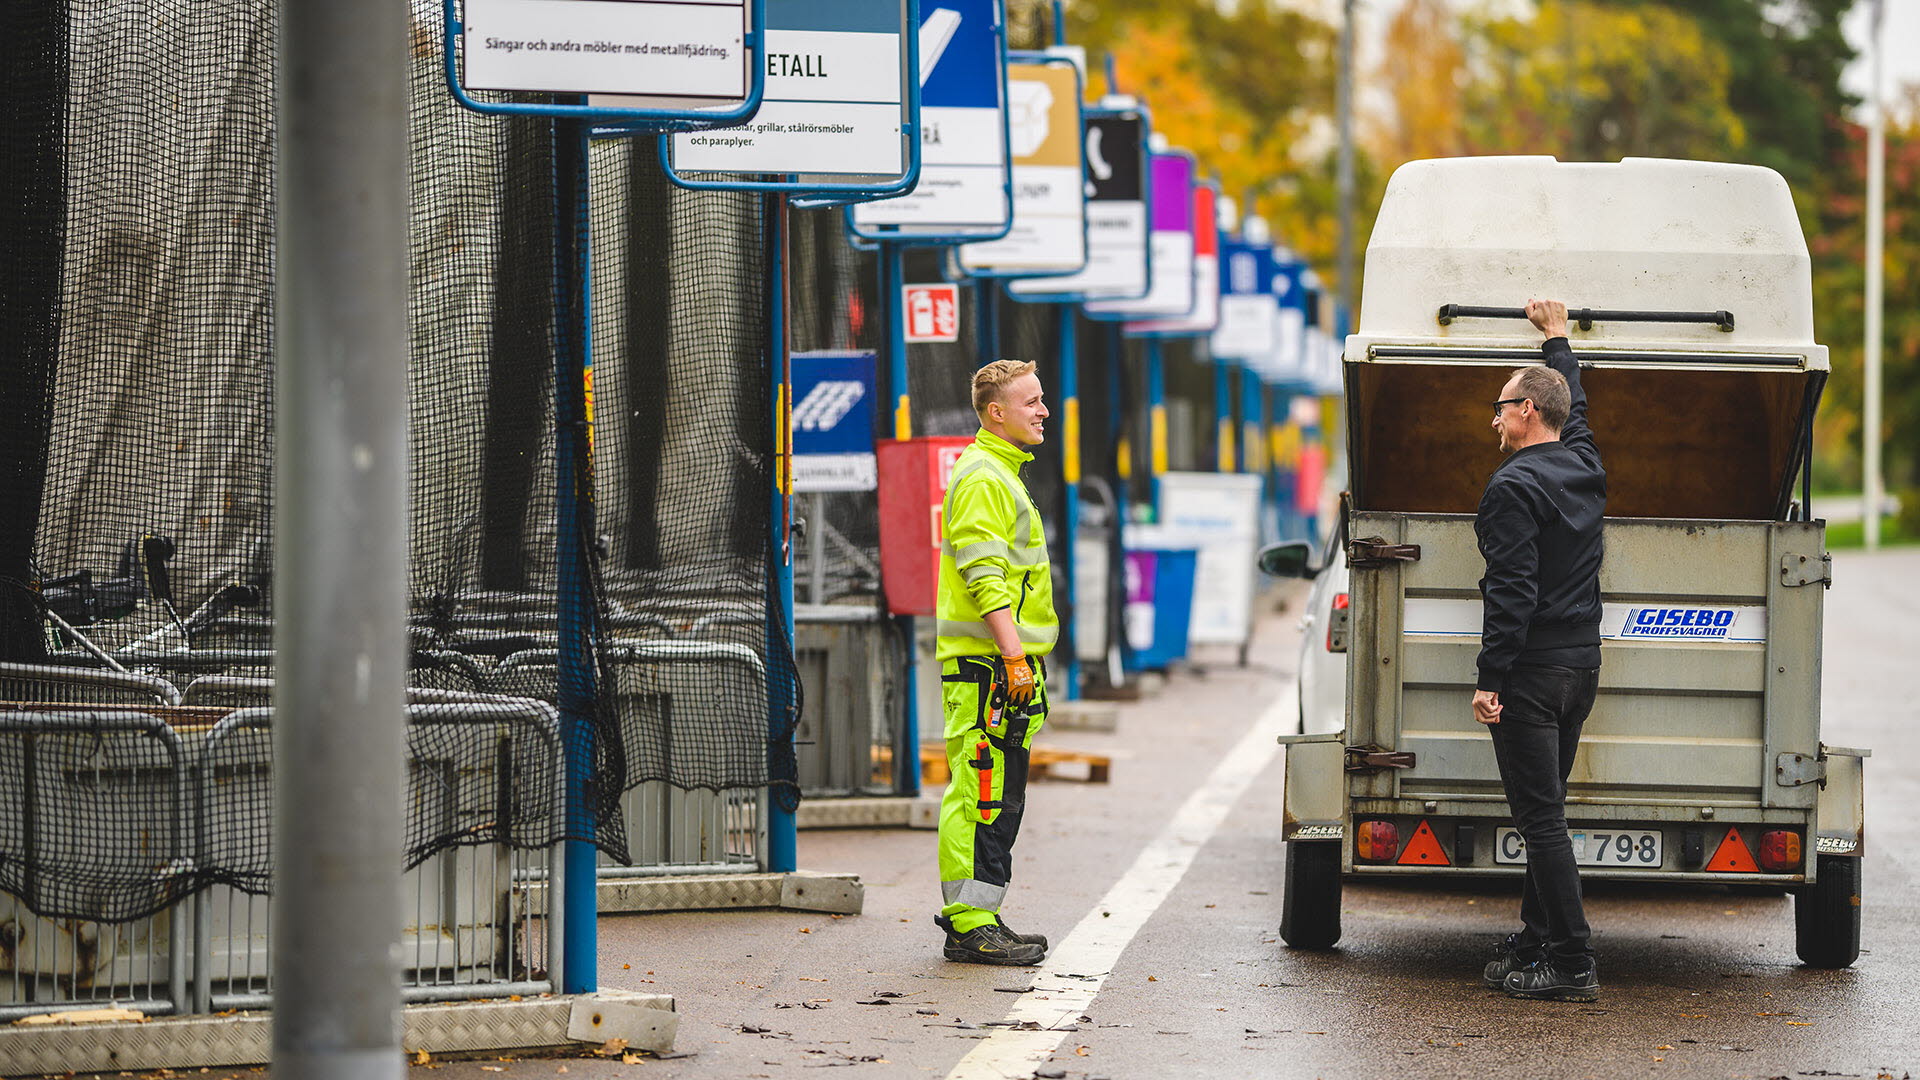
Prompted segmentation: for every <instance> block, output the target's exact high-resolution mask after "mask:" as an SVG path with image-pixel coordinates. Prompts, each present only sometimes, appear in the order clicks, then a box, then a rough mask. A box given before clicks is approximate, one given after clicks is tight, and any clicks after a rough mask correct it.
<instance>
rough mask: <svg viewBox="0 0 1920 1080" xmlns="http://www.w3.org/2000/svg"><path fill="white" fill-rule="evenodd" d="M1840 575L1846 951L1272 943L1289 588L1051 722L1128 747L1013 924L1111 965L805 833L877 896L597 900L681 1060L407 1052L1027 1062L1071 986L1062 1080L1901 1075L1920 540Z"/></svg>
mask: <svg viewBox="0 0 1920 1080" xmlns="http://www.w3.org/2000/svg"><path fill="white" fill-rule="evenodd" d="M1834 577H1835V584H1834V587H1833V589H1832V590H1831V592H1830V593H1829V594H1828V609H1827V622H1826V625H1827V637H1826V643H1825V698H1824V711H1825V724H1826V731H1825V735H1826V739H1827V741H1828V742H1830V743H1835V744H1841V745H1850V746H1865V747H1871V748H1873V750H1874V756H1873V758H1872V759H1871V760H1870V761H1869V762H1868V772H1867V802H1868V823H1869V824H1868V836H1869V845H1870V846H1869V855H1868V857H1867V863H1866V879H1865V888H1864V892H1863V897H1864V900H1863V903H1864V911H1865V930H1864V934H1863V944H1864V951H1863V954H1862V956H1861V957H1860V960H1859V962H1858V963H1857V964H1856V965H1855V966H1854V967H1853V968H1851V969H1848V970H1844V971H1816V970H1811V969H1807V968H1804V967H1801V966H1800V965H1799V963H1798V962H1797V960H1796V959H1795V957H1794V950H1793V911H1792V903H1793V902H1792V900H1791V899H1790V898H1787V897H1779V896H1754V895H1740V894H1735V893H1731V892H1729V891H1727V890H1726V889H1724V888H1720V887H1690V888H1688V887H1654V886H1646V885H1633V884H1631V883H1596V884H1593V885H1591V886H1590V888H1589V891H1588V897H1589V899H1588V914H1589V917H1590V919H1591V921H1592V922H1593V924H1594V926H1595V928H1596V939H1595V945H1596V947H1597V949H1598V950H1599V953H1600V957H1601V964H1602V975H1603V982H1604V986H1605V990H1604V993H1603V995H1602V997H1601V999H1600V1000H1599V1001H1598V1002H1596V1003H1594V1004H1591V1005H1568V1004H1548V1003H1534V1002H1522V1001H1514V1000H1512V999H1509V998H1506V997H1505V996H1503V995H1500V994H1497V993H1494V992H1491V991H1488V990H1485V989H1483V988H1482V987H1481V986H1480V984H1479V979H1478V972H1479V969H1480V966H1481V964H1482V963H1483V962H1484V961H1485V960H1486V959H1487V957H1488V949H1489V944H1490V943H1491V941H1492V940H1493V939H1494V938H1496V937H1497V936H1498V935H1500V934H1502V933H1504V932H1506V931H1507V930H1509V929H1512V928H1513V926H1514V924H1515V922H1516V919H1515V915H1514V911H1515V906H1516V896H1517V891H1516V889H1515V888H1513V887H1510V886H1507V885H1505V884H1489V885H1485V886H1464V887H1456V888H1448V889H1436V888H1432V887H1428V886H1420V887H1415V886H1409V885H1383V884H1377V883H1367V884H1361V883H1351V882H1350V883H1349V884H1348V886H1347V888H1346V892H1345V902H1344V926H1345V936H1344V938H1343V940H1342V942H1341V944H1340V947H1339V948H1338V949H1336V950H1333V951H1330V952H1324V953H1302V952H1297V951H1294V950H1291V949H1288V948H1286V947H1285V946H1284V945H1283V944H1281V943H1280V942H1279V940H1278V934H1277V927H1278V926H1279V921H1280V911H1279V908H1280V892H1281V878H1282V873H1283V852H1282V850H1281V846H1280V844H1279V843H1277V839H1276V835H1277V825H1278V821H1279V818H1280V796H1281V776H1282V769H1283V765H1282V761H1281V759H1280V757H1279V756H1277V755H1275V756H1273V757H1272V758H1271V760H1266V759H1265V758H1264V757H1257V758H1249V757H1247V755H1248V754H1249V750H1248V746H1249V745H1252V744H1251V743H1249V742H1247V741H1243V740H1244V739H1245V737H1247V736H1248V735H1249V732H1252V731H1255V730H1256V728H1257V727H1258V725H1260V724H1262V723H1263V722H1264V721H1263V720H1262V717H1261V714H1262V713H1263V712H1264V710H1266V709H1267V708H1268V707H1269V705H1270V704H1271V703H1272V702H1273V701H1274V700H1275V699H1276V698H1277V697H1278V696H1279V695H1281V694H1283V693H1289V692H1291V676H1290V674H1289V672H1288V671H1287V670H1286V669H1287V668H1288V667H1289V666H1290V664H1291V654H1292V649H1293V644H1292V643H1293V640H1294V638H1293V633H1294V631H1293V630H1292V626H1293V623H1294V619H1295V618H1296V617H1297V615H1296V613H1293V612H1287V613H1282V614H1276V615H1274V616H1272V617H1270V618H1267V619H1265V620H1263V622H1262V625H1261V629H1260V635H1259V639H1258V642H1257V647H1256V649H1255V650H1254V655H1255V665H1254V667H1252V668H1250V669H1237V668H1234V667H1232V666H1231V664H1230V662H1229V660H1230V658H1229V657H1228V656H1226V655H1225V654H1222V655H1220V656H1218V657H1214V658H1211V659H1213V660H1215V661H1216V662H1217V664H1218V666H1213V667H1209V668H1208V669H1207V670H1205V671H1204V672H1196V673H1188V674H1183V675H1180V676H1178V677H1176V679H1175V680H1174V681H1173V682H1172V683H1171V684H1170V685H1169V686H1168V687H1167V688H1166V690H1165V691H1163V692H1162V693H1160V694H1159V695H1157V696H1156V697H1155V698H1153V699H1152V700H1151V701H1146V702H1142V703H1139V704H1137V705H1131V706H1128V707H1127V709H1126V711H1125V712H1124V714H1123V716H1122V721H1121V728H1120V731H1119V732H1118V733H1115V734H1093V733H1066V732H1062V733H1058V734H1054V735H1050V736H1043V739H1042V741H1043V743H1051V744H1054V745H1060V746H1067V747H1080V748H1086V749H1097V750H1101V751H1103V752H1106V753H1110V754H1112V755H1113V757H1114V766H1113V771H1112V780H1111V782H1110V783H1108V784H1103V785H1096V784H1086V783H1076V782H1071V781H1053V782H1048V783H1045V784H1040V785H1037V786H1036V788H1035V790H1034V792H1033V794H1032V796H1031V803H1030V809H1029V815H1028V821H1027V826H1026V831H1025V832H1024V834H1023V836H1022V838H1021V842H1020V846H1019V848H1018V849H1017V852H1016V860H1017V863H1016V879H1015V884H1014V889H1013V893H1012V899H1011V901H1010V903H1009V906H1008V908H1007V911H1006V916H1007V918H1008V919H1009V921H1011V922H1012V923H1013V924H1014V926H1015V927H1016V929H1020V930H1023V931H1033V930H1037V931H1039V932H1042V933H1045V934H1048V935H1049V936H1050V937H1052V938H1053V939H1054V940H1055V942H1056V954H1059V950H1060V948H1061V946H1060V945H1059V942H1061V941H1062V939H1064V938H1067V937H1068V935H1069V934H1073V936H1074V940H1075V941H1076V942H1085V941H1088V940H1091V939H1092V938H1097V937H1099V936H1100V931H1101V930H1102V929H1103V927H1106V926H1107V923H1106V920H1117V921H1116V922H1114V923H1113V924H1112V925H1113V926H1119V925H1120V924H1122V923H1130V922H1136V921H1140V918H1139V917H1140V916H1142V915H1145V916H1146V917H1145V918H1144V921H1143V922H1141V925H1140V926H1139V929H1138V931H1137V933H1134V934H1133V935H1132V936H1131V938H1129V939H1127V940H1126V942H1125V947H1124V949H1123V950H1121V951H1118V952H1117V954H1116V955H1115V958H1114V959H1113V960H1112V962H1111V964H1110V965H1108V967H1107V969H1106V970H1102V971H1087V972H1074V973H1072V974H1073V975H1085V976H1090V978H1088V979H1083V980H1080V981H1079V982H1078V983H1076V982H1074V981H1073V980H1072V978H1071V976H1068V977H1063V976H1062V975H1061V974H1060V973H1059V972H1054V973H1052V974H1051V975H1046V974H1043V975H1042V976H1039V977H1036V976H1035V975H1033V974H1032V973H1031V972H1028V971H1023V970H1020V969H999V968H979V967H970V966H963V965H952V964H947V963H945V962H944V961H942V960H941V958H940V955H939V943H940V938H939V934H938V932H937V931H936V930H935V929H934V928H933V926H932V925H931V923H930V921H929V919H930V916H931V915H932V913H933V910H934V907H935V905H936V903H937V897H938V891H937V885H936V884H935V878H936V875H935V870H934V864H933V842H934V838H933V834H932V833H930V832H916V831H908V830H848V831H833V832H814V831H809V832H806V833H803V834H802V836H801V846H800V858H801V863H802V865H803V866H805V867H807V868H809V869H818V870H833V871H854V872H857V873H859V874H860V875H861V877H862V878H863V880H864V881H865V882H866V884H867V903H866V910H865V912H864V913H863V914H861V915H859V916H848V917H845V918H835V917H829V916H823V915H813V914H802V913H795V912H729V913H689V914H671V915H648V916H618V917H608V918H605V919H602V921H601V942H602V956H603V963H602V967H601V981H602V984H603V985H605V986H610V987H624V988H630V989H636V990H646V991H653V992H666V993H671V994H674V995H676V997H677V999H678V1001H679V1008H680V1011H681V1013H682V1016H683V1020H682V1026H681V1029H680V1030H681V1034H680V1038H679V1043H678V1047H677V1049H678V1050H679V1051H680V1052H683V1053H688V1054H690V1056H686V1057H679V1058H674V1059H671V1060H657V1061H656V1060H648V1061H645V1062H643V1063H641V1064H636V1065H623V1064H621V1063H620V1062H618V1061H608V1060H604V1059H589V1058H571V1059H566V1060H557V1059H542V1060H531V1059H518V1060H501V1059H499V1058H497V1057H496V1058H493V1059H489V1060H486V1061H471V1062H442V1061H435V1062H432V1063H430V1064H427V1065H424V1066H416V1067H415V1068H414V1069H413V1073H414V1077H415V1080H425V1077H426V1076H427V1075H430V1074H432V1073H439V1074H441V1075H444V1076H447V1077H463V1078H466V1077H472V1078H476V1080H484V1078H487V1077H493V1076H499V1075H505V1076H510V1077H522V1078H526V1077H547V1076H555V1075H560V1074H561V1073H563V1072H564V1073H566V1074H569V1075H570V1077H605V1076H652V1077H663V1078H686V1080H722V1078H725V1080H736V1078H760V1077H801V1076H805V1075H809V1074H808V1073H806V1072H804V1071H802V1070H809V1069H817V1068H845V1069H848V1070H850V1071H849V1073H848V1074H847V1075H850V1076H856V1077H864V1078H872V1080H880V1078H905V1077H927V1076H933V1077H946V1076H958V1077H965V1078H968V1080H971V1078H974V1077H989V1078H990V1077H997V1076H1010V1077H1011V1076H1018V1077H1026V1076H1033V1075H1035V1072H1034V1070H1033V1069H1032V1068H1031V1067H1029V1068H1025V1069H1017V1070H1007V1069H995V1068H992V1067H990V1066H988V1067H982V1066H981V1065H980V1063H979V1062H978V1061H977V1060H975V1059H968V1055H969V1053H970V1052H972V1051H974V1050H975V1049H976V1048H978V1047H981V1046H982V1045H983V1044H984V1043H986V1042H987V1041H988V1040H989V1039H990V1038H992V1037H994V1032H995V1031H996V1030H999V1029H1000V1026H1003V1025H1005V1024H1007V1023H1008V1021H1009V1019H1010V1018H1011V1019H1015V1020H1017V1019H1018V1017H1019V1016H1020V1015H1022V1014H1021V1012H1020V1011H1019V1010H1028V1014H1032V1011H1033V1010H1039V1011H1045V1010H1046V1009H1048V1008H1050V1007H1054V1005H1055V1004H1057V1003H1059V1002H1067V1003H1069V1004H1070V1007H1071V1009H1072V1011H1073V1013H1075V1014H1076V1015H1074V1016H1072V1017H1070V1018H1069V1021H1068V1024H1067V1027H1068V1028H1070V1030H1066V1031H1064V1032H1063V1033H1061V1034H1060V1036H1059V1038H1060V1041H1059V1043H1058V1046H1057V1048H1056V1049H1055V1050H1054V1052H1053V1055H1052V1058H1051V1060H1050V1061H1049V1062H1047V1063H1045V1064H1042V1065H1041V1066H1039V1069H1040V1075H1042V1076H1044V1075H1048V1074H1052V1075H1061V1076H1065V1077H1068V1078H1073V1080H1085V1078H1089V1077H1110V1078H1115V1080H1120V1078H1128V1080H1133V1078H1141V1080H1144V1078H1160V1077H1168V1076H1180V1075H1182V1074H1191V1075H1194V1076H1205V1077H1209V1078H1212V1077H1241V1076H1244V1077H1436V1078H1440V1077H1449V1078H1450V1077H1463V1078H1465V1077H1475V1078H1477V1077H1484V1076H1506V1075H1511V1076H1516V1077H1648V1076H1659V1077H1728V1078H1749V1077H1751V1078H1762V1077H1766V1078H1771V1077H1790V1078H1797V1077H1803V1076H1805V1077H1829V1076H1855V1077H1868V1078H1879V1077H1893V1078H1905V1077H1907V1075H1908V1072H1909V1070H1913V1069H1916V1068H1920V1020H1917V1019H1916V1012H1917V1010H1920V980H1916V978H1915V976H1916V975H1920V932H1916V931H1920V889H1917V888H1916V884H1915V869H1916V861H1915V855H1914V852H1915V851H1916V850H1920V775H1916V769H1915V766H1916V764H1917V763H1920V693H1917V691H1920V681H1917V680H1916V679H1915V677H1914V671H1915V666H1916V661H1915V657H1916V656H1917V655H1920V550H1915V549H1906V550H1901V551H1895V552H1891V553H1883V554H1879V555H1875V556H1867V555H1864V554H1860V553H1847V552H1843V553H1841V554H1840V555H1839V556H1837V558H1836V565H1835V571H1834ZM1203 659H1207V658H1204V657H1203ZM1256 741H1257V740H1256ZM1235 755H1239V756H1240V758H1241V764H1243V765H1248V767H1249V768H1250V769H1252V770H1253V771H1251V772H1249V774H1248V776H1247V777H1245V778H1243V779H1245V780H1247V781H1250V782H1247V783H1246V784H1245V787H1244V791H1243V792H1242V793H1241V794H1239V795H1238V797H1237V798H1235V799H1233V800H1231V802H1230V804H1229V805H1225V806H1223V807H1221V808H1220V810H1221V813H1220V815H1219V824H1218V827H1217V829H1215V830H1213V831H1212V832H1211V833H1210V834H1209V835H1206V836H1205V838H1204V841H1203V842H1202V841H1200V840H1198V839H1197V838H1185V839H1183V838H1182V834H1180V828H1179V826H1178V824H1177V823H1178V822H1183V821H1188V822H1189V824H1191V822H1190V818H1191V816H1192V812H1193V806H1194V804H1195V803H1194V796H1195V792H1196V791H1203V790H1204V789H1205V786H1206V784H1207V783H1209V782H1217V781H1218V779H1219V777H1220V776H1221V775H1223V773H1222V772H1220V771H1218V770H1223V769H1224V770H1227V771H1228V772H1231V771H1232V768H1233V765H1234V762H1233V761H1231V760H1229V759H1230V758H1232V757H1234V756H1235ZM1202 816H1204V815H1202ZM1170 822H1174V823H1176V824H1174V825H1170V824H1169V823H1170ZM1168 830H1171V831H1172V838H1171V839H1168V836H1169V833H1168ZM1156 837H1158V838H1160V842H1159V843H1157V844H1156V843H1155V838H1156ZM1143 851H1146V852H1149V854H1148V856H1147V857H1146V858H1141V857H1140V856H1141V853H1142V852H1143ZM1136 860H1138V862H1136ZM1146 864H1155V865H1146ZM1178 869H1183V870H1184V872H1183V873H1179V874H1178V875H1177V881H1176V882H1172V884H1171V888H1170V889H1165V888H1162V889H1161V890H1160V892H1158V893H1154V892H1153V891H1152V890H1151V889H1149V890H1148V893H1146V894H1142V893H1140V892H1139V891H1138V890H1135V891H1134V892H1132V893H1129V894H1127V896H1125V897H1122V898H1121V899H1122V900H1125V902H1126V903H1127V904H1128V905H1133V906H1130V907H1123V908H1122V909H1121V910H1118V911H1111V910H1105V906H1110V905H1111V904H1112V901H1113V897H1112V896H1110V894H1109V890H1112V889H1114V888H1115V886H1116V883H1123V882H1129V881H1134V880H1135V879H1136V878H1140V876H1141V875H1143V874H1144V875H1145V878H1143V879H1142V880H1149V881H1159V882H1161V884H1163V885H1164V884H1167V883H1169V879H1170V878H1171V877H1172V876H1173V875H1174V874H1175V871H1176V870H1178ZM1142 896H1144V897H1145V899H1142ZM1149 910H1150V914H1147V912H1148V911H1149ZM1083 919H1084V920H1086V921H1085V923H1083V922H1082V920H1083ZM1076 927H1078V928H1080V929H1079V931H1078V932H1076ZM1108 936H1113V935H1108ZM1089 955H1092V954H1089ZM1094 987H1097V992H1093V993H1092V995H1091V998H1090V999H1088V998H1087V997H1086V995H1087V994H1088V993H1089V991H1090V989H1091V988H1094ZM883 995H899V996H897V997H888V996H883ZM1076 995H1077V996H1076ZM863 1002H883V1003H884V1004H862V1003H863ZM1074 1002H1078V1003H1079V1004H1071V1003H1074ZM1059 1007H1061V1008H1066V1007H1069V1005H1060V1006H1059ZM1052 1037H1053V1036H1047V1038H1049V1039H1051V1038H1052ZM1000 1038H1002V1039H1004V1038H1007V1036H1000ZM977 1056H978V1055H976V1058H977ZM963 1059H967V1062H966V1063H965V1064H963ZM956 1069H958V1071H957V1072H956ZM239 1072H240V1074H241V1075H249V1073H248V1072H247V1071H245V1070H240V1071H239ZM251 1075H257V1074H251Z"/></svg>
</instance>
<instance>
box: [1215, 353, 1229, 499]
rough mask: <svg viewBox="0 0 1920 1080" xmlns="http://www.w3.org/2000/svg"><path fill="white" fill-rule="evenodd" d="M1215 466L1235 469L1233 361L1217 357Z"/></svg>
mask: <svg viewBox="0 0 1920 1080" xmlns="http://www.w3.org/2000/svg"><path fill="white" fill-rule="evenodd" d="M1213 417H1214V420H1213V430H1214V432H1215V435H1214V450H1215V454H1214V461H1215V464H1214V468H1215V469H1217V470H1218V471H1220V472H1223V473H1230V472H1232V471H1233V459H1234V453H1233V361H1231V360H1228V359H1225V358H1223V357H1216V358H1215V359H1214V361H1213Z"/></svg>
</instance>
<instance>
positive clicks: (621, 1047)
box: [594, 1039, 627, 1057]
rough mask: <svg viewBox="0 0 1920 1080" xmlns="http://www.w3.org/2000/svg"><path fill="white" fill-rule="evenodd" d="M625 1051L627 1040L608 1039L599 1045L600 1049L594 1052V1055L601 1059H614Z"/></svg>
mask: <svg viewBox="0 0 1920 1080" xmlns="http://www.w3.org/2000/svg"><path fill="white" fill-rule="evenodd" d="M626 1049H627V1040H625V1039H608V1040H607V1041H606V1042H603V1043H601V1044H600V1049H598V1050H595V1051H594V1053H596V1054H599V1055H600V1056H601V1057H615V1056H617V1055H619V1054H621V1053H624V1052H625V1051H626Z"/></svg>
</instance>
